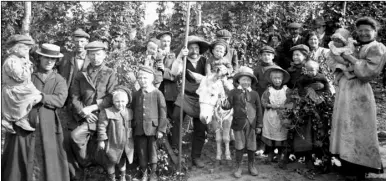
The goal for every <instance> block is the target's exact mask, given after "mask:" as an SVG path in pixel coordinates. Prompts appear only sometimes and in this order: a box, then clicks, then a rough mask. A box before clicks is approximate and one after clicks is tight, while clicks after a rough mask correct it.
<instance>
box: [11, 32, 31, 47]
mask: <svg viewBox="0 0 386 181" xmlns="http://www.w3.org/2000/svg"><path fill="white" fill-rule="evenodd" d="M16 43H23V44H26V45H34V44H35V41H34V40H33V39H32V38H31V37H29V36H27V35H20V34H16V35H12V36H11V37H10V38H9V39H8V40H7V42H6V43H5V44H6V45H8V46H12V45H15V44H16Z"/></svg>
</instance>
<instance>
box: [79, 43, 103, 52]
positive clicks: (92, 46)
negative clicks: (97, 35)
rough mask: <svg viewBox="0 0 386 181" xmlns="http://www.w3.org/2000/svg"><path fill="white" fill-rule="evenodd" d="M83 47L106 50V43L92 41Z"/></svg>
mask: <svg viewBox="0 0 386 181" xmlns="http://www.w3.org/2000/svg"><path fill="white" fill-rule="evenodd" d="M84 49H86V50H87V51H94V50H106V49H107V47H106V45H105V44H104V43H103V42H101V41H93V42H90V43H89V44H87V45H86V46H85V47H84Z"/></svg>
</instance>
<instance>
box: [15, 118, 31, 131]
mask: <svg viewBox="0 0 386 181" xmlns="http://www.w3.org/2000/svg"><path fill="white" fill-rule="evenodd" d="M15 125H16V126H19V127H21V128H22V129H24V130H26V131H35V128H33V127H31V125H30V124H29V122H28V120H27V119H20V120H19V121H16V122H15Z"/></svg>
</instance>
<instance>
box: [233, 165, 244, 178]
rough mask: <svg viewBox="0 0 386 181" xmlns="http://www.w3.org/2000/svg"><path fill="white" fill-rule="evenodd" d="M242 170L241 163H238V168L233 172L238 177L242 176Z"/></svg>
mask: <svg viewBox="0 0 386 181" xmlns="http://www.w3.org/2000/svg"><path fill="white" fill-rule="evenodd" d="M242 172H243V170H242V169H241V166H240V163H236V170H235V172H233V175H234V176H235V177H236V178H241V173H242Z"/></svg>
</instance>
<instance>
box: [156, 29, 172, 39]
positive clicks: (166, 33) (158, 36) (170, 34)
mask: <svg viewBox="0 0 386 181" xmlns="http://www.w3.org/2000/svg"><path fill="white" fill-rule="evenodd" d="M164 35H169V36H170V37H173V34H172V32H170V31H162V32H160V33H158V35H157V36H156V38H157V39H161V37H162V36H164Z"/></svg>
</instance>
